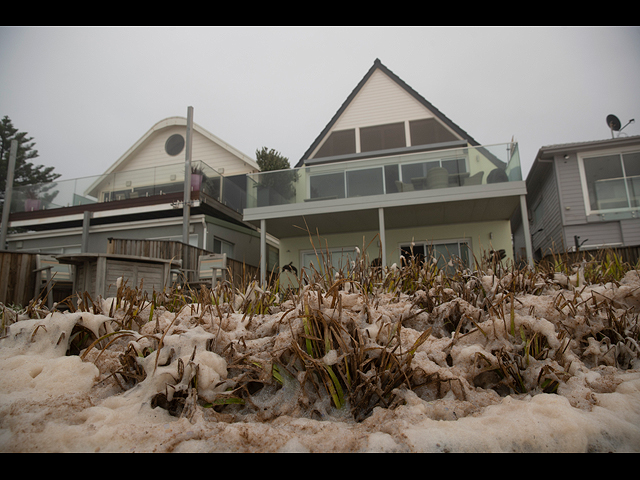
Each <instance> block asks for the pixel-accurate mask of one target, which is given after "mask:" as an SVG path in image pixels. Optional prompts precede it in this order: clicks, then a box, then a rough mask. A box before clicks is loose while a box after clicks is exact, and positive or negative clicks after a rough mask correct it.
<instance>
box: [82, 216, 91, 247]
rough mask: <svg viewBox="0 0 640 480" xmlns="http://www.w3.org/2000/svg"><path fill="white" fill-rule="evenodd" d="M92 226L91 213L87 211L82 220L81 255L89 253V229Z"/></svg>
mask: <svg viewBox="0 0 640 480" xmlns="http://www.w3.org/2000/svg"><path fill="white" fill-rule="evenodd" d="M90 226H91V212H89V211H85V212H84V216H83V218H82V246H81V247H80V252H81V253H88V252H89V227H90Z"/></svg>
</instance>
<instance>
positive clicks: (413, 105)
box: [332, 70, 433, 130]
mask: <svg viewBox="0 0 640 480" xmlns="http://www.w3.org/2000/svg"><path fill="white" fill-rule="evenodd" d="M432 116H433V114H432V113H431V112H429V111H428V110H427V109H426V108H425V107H424V106H423V105H421V104H420V103H419V102H418V101H417V100H416V99H415V98H413V97H412V96H410V95H409V94H408V93H407V92H406V91H405V90H404V89H402V88H401V87H400V86H399V85H398V84H397V83H395V82H394V81H393V80H391V79H390V78H389V77H387V75H385V74H384V73H382V72H381V71H379V70H378V71H376V72H375V73H374V74H373V75H372V76H371V78H369V80H368V82H367V84H366V85H365V86H364V87H363V88H362V90H360V92H359V93H358V95H357V96H356V98H355V99H354V100H353V101H352V102H351V104H350V105H349V107H348V108H347V109H346V110H345V112H344V113H343V114H342V116H341V117H340V119H339V120H338V121H337V122H336V124H335V125H334V127H333V129H332V130H344V129H347V128H355V127H365V126H371V125H382V124H386V123H395V122H404V121H405V120H416V119H419V118H430V117H432Z"/></svg>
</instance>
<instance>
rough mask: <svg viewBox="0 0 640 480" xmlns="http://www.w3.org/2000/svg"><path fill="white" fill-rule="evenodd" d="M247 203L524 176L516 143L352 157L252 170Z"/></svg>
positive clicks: (297, 200)
mask: <svg viewBox="0 0 640 480" xmlns="http://www.w3.org/2000/svg"><path fill="white" fill-rule="evenodd" d="M247 177H248V181H247V207H248V208H256V207H268V206H276V205H286V204H293V203H302V202H313V201H319V200H331V199H340V198H353V197H364V196H369V195H392V194H397V193H404V192H412V191H419V190H435V189H442V188H451V187H467V186H476V185H487V184H493V183H500V182H512V181H521V180H522V173H521V166H520V155H519V152H518V145H517V143H508V144H499V145H488V146H478V147H464V148H455V149H449V150H439V151H430V152H421V153H413V154H407V155H396V156H389V157H379V158H373V159H371V158H369V159H364V160H351V161H344V162H336V163H329V164H324V165H313V166H307V167H302V168H298V169H293V170H278V171H272V172H261V173H255V174H249V175H247Z"/></svg>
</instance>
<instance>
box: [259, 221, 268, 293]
mask: <svg viewBox="0 0 640 480" xmlns="http://www.w3.org/2000/svg"><path fill="white" fill-rule="evenodd" d="M266 285H267V221H266V220H260V286H262V287H264V286H266Z"/></svg>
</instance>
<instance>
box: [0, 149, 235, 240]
mask: <svg viewBox="0 0 640 480" xmlns="http://www.w3.org/2000/svg"><path fill="white" fill-rule="evenodd" d="M193 170H194V171H195V172H196V173H195V175H197V176H196V177H193V176H192V178H191V185H192V187H191V190H192V191H191V200H192V202H194V203H193V205H194V206H196V207H199V206H202V207H205V206H206V205H209V206H210V207H212V208H211V210H215V211H217V212H219V213H220V215H222V216H223V217H225V218H228V219H231V220H232V221H235V222H241V221H242V206H243V205H244V202H245V193H244V188H241V187H238V185H237V184H238V180H237V178H235V177H228V178H227V179H225V178H224V177H223V176H222V175H220V174H219V173H218V172H217V171H215V170H214V169H212V168H211V167H209V166H208V165H206V164H204V163H203V162H199V161H198V162H194V163H193ZM242 177H244V176H242ZM184 183H185V182H184V163H178V164H175V165H169V166H163V167H156V168H154V169H146V170H129V171H124V172H114V173H109V174H103V175H97V176H92V177H85V178H77V179H70V180H59V181H54V182H50V183H44V184H37V185H28V186H23V187H14V189H13V195H12V202H11V214H10V217H9V219H10V222H11V226H12V227H28V228H32V229H39V227H42V228H47V227H46V225H48V224H51V223H57V224H61V223H63V224H73V223H74V222H75V223H77V222H82V217H83V214H84V212H86V211H89V212H92V214H93V218H101V217H102V218H107V217H121V216H123V215H138V216H141V215H142V216H144V215H157V214H158V212H160V211H165V213H164V215H172V214H174V213H172V211H175V214H176V215H177V214H179V213H178V212H179V211H180V210H181V206H182V203H183V201H184V193H183V192H184ZM241 183H246V180H245V179H244V178H242V179H241ZM167 212H170V213H167Z"/></svg>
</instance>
